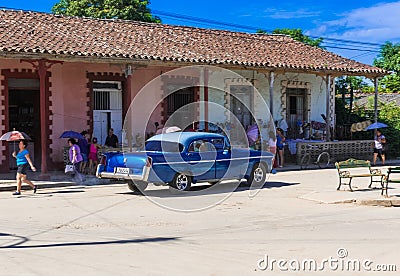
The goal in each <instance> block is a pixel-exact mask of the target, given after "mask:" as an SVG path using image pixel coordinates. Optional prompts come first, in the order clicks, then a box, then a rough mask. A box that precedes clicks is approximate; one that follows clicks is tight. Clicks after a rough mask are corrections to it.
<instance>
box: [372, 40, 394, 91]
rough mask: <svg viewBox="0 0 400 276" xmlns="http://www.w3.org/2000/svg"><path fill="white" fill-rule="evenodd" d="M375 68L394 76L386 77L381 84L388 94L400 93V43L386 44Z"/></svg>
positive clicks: (375, 62)
mask: <svg viewBox="0 0 400 276" xmlns="http://www.w3.org/2000/svg"><path fill="white" fill-rule="evenodd" d="M374 66H377V67H380V68H382V69H385V70H388V71H392V72H393V74H392V75H389V76H385V77H384V78H383V79H382V80H381V81H380V84H381V85H382V86H384V87H385V88H386V90H387V91H388V92H399V91H400V43H396V44H393V43H391V42H386V43H385V44H384V45H383V46H382V47H381V50H380V53H379V55H378V57H377V58H376V59H374Z"/></svg>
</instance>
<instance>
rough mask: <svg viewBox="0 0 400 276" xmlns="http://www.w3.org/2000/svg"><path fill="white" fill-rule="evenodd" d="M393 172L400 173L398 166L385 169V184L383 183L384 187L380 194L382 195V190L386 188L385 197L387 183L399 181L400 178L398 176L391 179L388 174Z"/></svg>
mask: <svg viewBox="0 0 400 276" xmlns="http://www.w3.org/2000/svg"><path fill="white" fill-rule="evenodd" d="M394 173H400V167H390V168H389V169H388V171H387V175H386V177H385V178H386V179H385V183H386V185H385V188H384V189H382V195H383V190H386V197H388V185H389V183H400V178H398V179H392V178H391V177H390V175H391V174H394Z"/></svg>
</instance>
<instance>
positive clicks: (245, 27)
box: [151, 10, 383, 52]
mask: <svg viewBox="0 0 400 276" xmlns="http://www.w3.org/2000/svg"><path fill="white" fill-rule="evenodd" d="M151 11H152V13H153V14H155V15H159V16H165V17H168V18H171V19H175V20H177V21H183V22H194V23H201V24H202V25H206V26H217V27H231V28H234V29H239V30H248V31H259V30H263V31H265V32H268V33H272V32H273V31H272V30H266V29H262V28H259V27H254V26H248V25H242V24H235V23H228V22H223V21H218V20H211V19H205V18H201V17H195V16H189V15H181V14H176V13H171V12H164V11H159V10H151ZM308 37H310V38H313V39H318V38H322V39H323V40H324V41H323V42H328V41H332V42H339V43H341V44H347V45H353V46H359V45H362V46H366V45H368V46H376V47H379V48H380V47H382V46H383V44H379V43H373V42H360V41H354V40H347V39H339V38H330V37H318V36H312V35H308ZM329 48H338V47H329ZM339 49H340V48H339ZM349 50H359V51H364V50H362V49H360V48H351V49H349ZM366 51H376V52H379V50H371V49H369V50H366Z"/></svg>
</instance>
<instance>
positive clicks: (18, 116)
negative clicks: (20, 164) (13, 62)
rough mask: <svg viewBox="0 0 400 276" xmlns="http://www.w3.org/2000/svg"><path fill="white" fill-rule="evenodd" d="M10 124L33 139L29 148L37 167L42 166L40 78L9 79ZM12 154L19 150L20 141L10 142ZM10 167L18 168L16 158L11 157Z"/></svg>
mask: <svg viewBox="0 0 400 276" xmlns="http://www.w3.org/2000/svg"><path fill="white" fill-rule="evenodd" d="M8 87H9V89H8V125H9V129H8V130H7V131H11V130H13V129H15V130H18V131H23V132H25V133H26V134H28V135H29V137H30V138H31V139H32V140H31V141H29V145H28V150H29V153H30V157H31V159H32V161H33V163H34V164H35V166H36V167H40V166H39V164H40V158H41V154H40V153H41V152H40V150H41V148H40V91H39V80H38V79H9V81H8ZM9 149H10V156H11V153H12V152H13V151H14V150H18V143H17V142H16V143H15V144H14V143H13V142H10V143H9ZM9 160H10V169H15V168H16V163H15V159H14V158H9Z"/></svg>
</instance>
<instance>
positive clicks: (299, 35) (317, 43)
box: [256, 28, 324, 48]
mask: <svg viewBox="0 0 400 276" xmlns="http://www.w3.org/2000/svg"><path fill="white" fill-rule="evenodd" d="M256 33H259V34H265V33H267V32H266V31H263V30H258V31H257V32H256ZM272 33H273V34H285V35H288V36H290V37H291V38H293V39H294V40H297V41H300V42H303V43H305V44H308V45H310V46H313V47H319V48H324V47H322V46H321V43H322V41H323V38H321V37H320V38H316V39H313V38H311V37H309V36H307V35H305V34H303V30H302V29H288V28H284V29H275V30H273V31H272Z"/></svg>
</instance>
